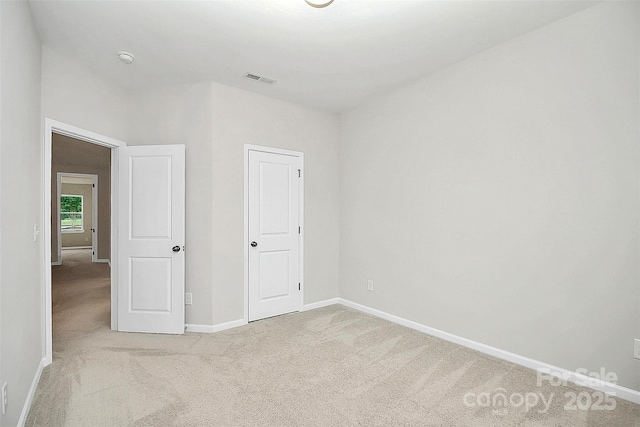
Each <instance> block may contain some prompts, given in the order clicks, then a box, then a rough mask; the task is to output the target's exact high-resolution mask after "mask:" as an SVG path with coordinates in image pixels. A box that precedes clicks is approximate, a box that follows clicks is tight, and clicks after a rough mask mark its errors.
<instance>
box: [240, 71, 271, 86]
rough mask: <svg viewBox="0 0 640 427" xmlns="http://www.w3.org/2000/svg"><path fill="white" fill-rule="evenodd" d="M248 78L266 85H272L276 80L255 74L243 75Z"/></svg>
mask: <svg viewBox="0 0 640 427" xmlns="http://www.w3.org/2000/svg"><path fill="white" fill-rule="evenodd" d="M244 76H245V77H246V78H247V79H249V80H255V81H257V82H260V83H264V84H267V85H272V84H274V83H275V82H276V80H273V79H270V78H269V77H264V76H258V75H256V74H251V73H247V74H245V75H244Z"/></svg>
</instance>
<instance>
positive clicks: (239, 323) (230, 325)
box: [185, 319, 247, 333]
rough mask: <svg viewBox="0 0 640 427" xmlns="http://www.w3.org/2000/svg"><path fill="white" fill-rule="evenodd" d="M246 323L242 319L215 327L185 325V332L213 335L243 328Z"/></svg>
mask: <svg viewBox="0 0 640 427" xmlns="http://www.w3.org/2000/svg"><path fill="white" fill-rule="evenodd" d="M246 324H247V322H245V320H244V319H238V320H233V321H231V322H225V323H218V324H217V325H194V324H186V325H185V326H186V327H187V329H186V331H187V332H203V333H213V332H220V331H226V330H227V329H231V328H237V327H238V326H244V325H246Z"/></svg>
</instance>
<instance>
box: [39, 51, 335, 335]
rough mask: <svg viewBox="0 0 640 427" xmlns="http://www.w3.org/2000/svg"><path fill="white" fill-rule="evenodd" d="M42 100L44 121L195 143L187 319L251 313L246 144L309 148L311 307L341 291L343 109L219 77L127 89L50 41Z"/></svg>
mask: <svg viewBox="0 0 640 427" xmlns="http://www.w3.org/2000/svg"><path fill="white" fill-rule="evenodd" d="M100 99H102V102H98V101H96V100H100ZM42 102H43V117H49V118H53V119H55V120H59V121H62V122H65V123H68V124H71V125H74V126H77V127H81V128H84V129H88V130H90V131H93V132H97V133H99V134H103V135H106V136H110V137H113V138H117V139H121V140H123V141H126V142H127V143H128V144H130V145H149V144H185V145H186V153H187V160H186V161H187V195H186V196H187V200H186V203H187V222H186V224H187V237H186V262H187V265H186V283H185V286H186V292H191V293H192V294H193V304H192V305H190V306H187V307H186V321H187V323H191V324H202V325H212V324H218V323H223V322H227V321H234V320H238V319H241V318H242V317H243V311H244V300H243V298H244V295H243V292H244V275H243V254H244V248H243V168H244V166H243V157H242V156H243V149H244V144H245V143H250V144H258V145H266V146H272V147H277V148H285V149H291V150H297V151H303V152H304V153H305V161H306V169H307V174H306V178H305V183H306V199H305V203H306V206H305V212H306V243H305V245H306V246H305V263H306V264H305V267H306V268H305V281H306V288H305V303H311V302H316V301H321V300H324V299H328V298H334V297H336V296H337V295H338V252H339V251H338V245H339V238H338V226H339V221H338V200H339V190H338V179H339V177H338V146H337V140H338V133H337V132H338V129H337V117H336V116H335V115H332V114H328V113H322V112H317V111H314V110H311V109H307V108H303V107H298V106H296V105H294V104H291V103H287V102H283V101H279V100H275V99H273V98H268V97H265V96H260V95H255V94H252V93H249V92H246V91H242V90H239V89H234V88H230V87H227V86H223V85H219V84H215V83H214V84H212V83H197V84H184V85H175V86H168V87H156V88H150V89H140V90H132V91H124V90H123V89H121V88H119V87H117V86H115V85H113V84H111V83H110V82H107V81H105V80H103V79H101V78H100V77H98V76H97V74H96V73H95V72H94V71H93V70H89V69H87V68H85V67H83V66H82V65H80V64H77V63H74V62H73V61H70V60H67V59H65V58H64V57H63V56H61V55H59V54H58V53H56V52H53V51H51V50H50V49H48V48H46V47H45V48H43V91H42Z"/></svg>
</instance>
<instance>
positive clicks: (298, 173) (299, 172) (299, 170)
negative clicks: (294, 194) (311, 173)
mask: <svg viewBox="0 0 640 427" xmlns="http://www.w3.org/2000/svg"><path fill="white" fill-rule="evenodd" d="M298 178H300V169H298Z"/></svg>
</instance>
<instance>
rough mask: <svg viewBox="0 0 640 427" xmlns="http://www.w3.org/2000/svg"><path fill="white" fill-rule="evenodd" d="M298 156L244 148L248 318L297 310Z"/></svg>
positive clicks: (298, 287)
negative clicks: (247, 159) (245, 155)
mask: <svg viewBox="0 0 640 427" xmlns="http://www.w3.org/2000/svg"><path fill="white" fill-rule="evenodd" d="M301 169H302V159H301V157H300V156H294V155H285V154H275V153H267V152H262V151H252V150H250V151H249V162H248V180H249V186H248V191H249V195H248V237H249V241H248V242H247V244H248V245H249V256H248V262H249V266H248V268H249V272H248V275H249V321H252V320H258V319H263V318H265V317H271V316H276V315H279V314H284V313H290V312H293V311H299V310H300V308H301V305H302V298H301V295H302V294H301V288H300V200H301V190H302V187H301V185H300V171H301Z"/></svg>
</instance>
